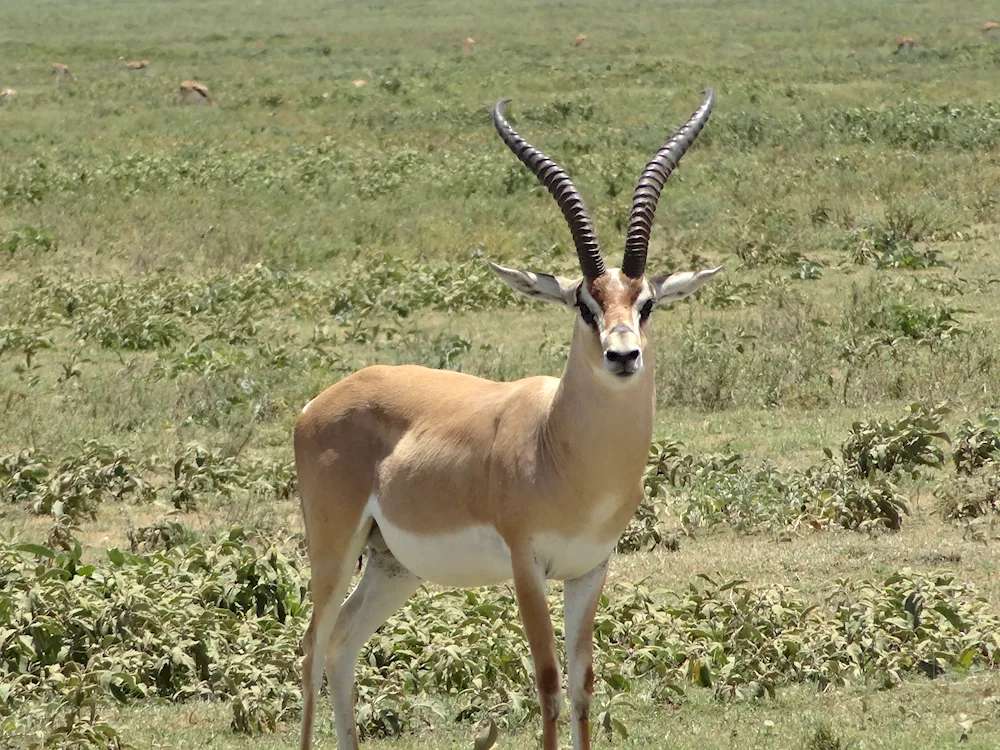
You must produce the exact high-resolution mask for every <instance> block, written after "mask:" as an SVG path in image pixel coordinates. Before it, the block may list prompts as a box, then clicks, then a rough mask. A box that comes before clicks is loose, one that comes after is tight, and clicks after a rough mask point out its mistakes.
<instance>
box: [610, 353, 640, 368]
mask: <svg viewBox="0 0 1000 750" xmlns="http://www.w3.org/2000/svg"><path fill="white" fill-rule="evenodd" d="M604 356H605V357H607V358H608V362H617V363H619V364H623V365H634V364H635V361H636V360H637V359H639V350H638V349H626V350H625V351H623V352H619V351H616V350H614V349H608V350H607V351H606V352H604Z"/></svg>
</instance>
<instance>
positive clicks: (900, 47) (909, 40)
mask: <svg viewBox="0 0 1000 750" xmlns="http://www.w3.org/2000/svg"><path fill="white" fill-rule="evenodd" d="M916 46H917V40H916V39H914V38H913V37H912V36H904V37H903V38H902V39H897V40H896V52H907V51H909V50H911V49H913V48H914V47H916Z"/></svg>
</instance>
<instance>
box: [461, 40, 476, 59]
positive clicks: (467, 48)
mask: <svg viewBox="0 0 1000 750" xmlns="http://www.w3.org/2000/svg"><path fill="white" fill-rule="evenodd" d="M475 51H476V40H475V39H473V38H472V37H471V36H467V37H465V41H464V42H462V54H463V55H471V54H472V53H473V52H475Z"/></svg>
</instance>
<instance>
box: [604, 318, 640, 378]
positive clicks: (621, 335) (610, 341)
mask: <svg viewBox="0 0 1000 750" xmlns="http://www.w3.org/2000/svg"><path fill="white" fill-rule="evenodd" d="M641 343H642V342H641V341H640V340H639V334H637V333H636V332H635V331H633V330H632V329H631V328H630V327H629V326H627V325H625V324H624V323H617V324H615V325H614V326H613V327H612V328H611V329H610V330H608V331H606V332H605V333H604V334H603V335H602V336H601V345H602V346H603V347H604V369H605V370H607V371H608V372H610V373H611V374H612V375H618V376H619V377H623V378H625V377H628V376H629V375H635V374H636V373H637V372H639V370H641V369H642V347H641Z"/></svg>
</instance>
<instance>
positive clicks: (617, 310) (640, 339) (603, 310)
mask: <svg viewBox="0 0 1000 750" xmlns="http://www.w3.org/2000/svg"><path fill="white" fill-rule="evenodd" d="M654 303H655V299H654V296H653V292H652V290H651V289H650V288H649V284H648V283H647V282H646V280H645V278H641V279H630V278H629V277H628V276H626V275H625V274H623V273H622V272H621V271H619V270H618V269H617V268H614V269H611V270H610V271H608V272H607V273H605V274H604V275H603V276H600V277H598V278H597V279H594V280H593V281H591V280H587V281H586V282H581V283H580V284H579V285H578V286H577V288H576V309H577V311H578V315H579V319H580V323H582V324H583V325H585V326H586V327H587V328H588V329H589V331H590V333H591V335H592V340H593V342H594V343H595V344H596V347H593V348H592V352H591V355H592V356H593V357H594V359H597V358H598V357H599V366H600V367H601V369H603V370H604V371H605V372H607V373H609V374H611V375H615V376H616V377H619V378H621V379H623V380H625V379H628V378H629V377H630V376H632V375H635V374H636V373H638V372H639V371H640V370H642V364H643V362H642V352H643V349H644V348H645V345H646V337H645V335H644V334H645V325H646V323H647V321H648V320H649V314H650V313H651V312H652V311H653V304H654ZM594 355H596V356H594ZM595 364H598V363H597V362H595Z"/></svg>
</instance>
